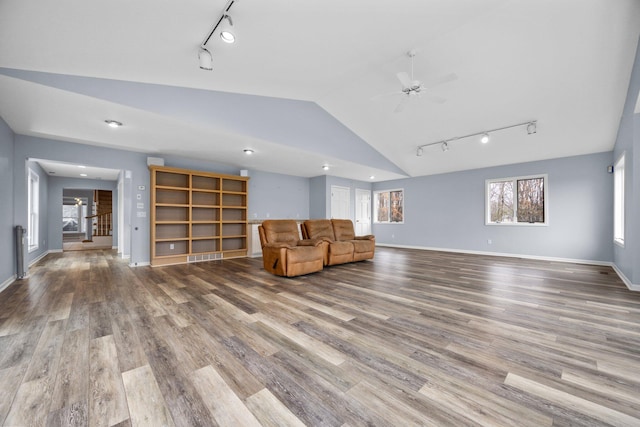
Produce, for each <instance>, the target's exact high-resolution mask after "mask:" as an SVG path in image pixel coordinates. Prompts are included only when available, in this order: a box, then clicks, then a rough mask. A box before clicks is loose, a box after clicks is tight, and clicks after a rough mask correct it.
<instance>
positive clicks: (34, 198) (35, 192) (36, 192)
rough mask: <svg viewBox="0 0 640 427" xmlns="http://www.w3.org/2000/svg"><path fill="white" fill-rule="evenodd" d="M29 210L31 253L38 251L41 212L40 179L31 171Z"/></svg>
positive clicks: (28, 239)
mask: <svg viewBox="0 0 640 427" xmlns="http://www.w3.org/2000/svg"><path fill="white" fill-rule="evenodd" d="M27 199H28V200H27V204H28V207H27V210H28V215H29V220H28V221H29V224H28V225H27V242H28V244H29V252H32V251H35V250H36V249H38V235H39V233H38V231H39V226H38V225H39V210H40V206H39V205H40V203H39V202H40V178H39V177H38V174H37V173H35V172H34V171H32V170H31V169H29V178H28V179H27Z"/></svg>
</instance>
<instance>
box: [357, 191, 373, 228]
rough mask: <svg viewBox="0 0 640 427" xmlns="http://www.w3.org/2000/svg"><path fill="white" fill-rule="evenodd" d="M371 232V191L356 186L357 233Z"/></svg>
mask: <svg viewBox="0 0 640 427" xmlns="http://www.w3.org/2000/svg"><path fill="white" fill-rule="evenodd" d="M367 234H371V191H369V190H361V189H359V188H356V235H357V236H365V235H367Z"/></svg>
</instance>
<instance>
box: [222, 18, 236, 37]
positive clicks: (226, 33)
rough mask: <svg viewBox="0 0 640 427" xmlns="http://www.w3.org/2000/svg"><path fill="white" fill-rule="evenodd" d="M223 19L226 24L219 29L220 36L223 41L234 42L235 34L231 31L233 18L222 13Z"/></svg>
mask: <svg viewBox="0 0 640 427" xmlns="http://www.w3.org/2000/svg"><path fill="white" fill-rule="evenodd" d="M225 19H226V20H227V22H228V25H224V26H223V28H222V30H221V31H220V38H221V39H222V41H223V42H225V43H235V41H236V36H235V35H234V34H233V33H232V32H231V27H233V20H232V19H231V16H229V15H224V16H223V17H222V20H223V21H224V20H225Z"/></svg>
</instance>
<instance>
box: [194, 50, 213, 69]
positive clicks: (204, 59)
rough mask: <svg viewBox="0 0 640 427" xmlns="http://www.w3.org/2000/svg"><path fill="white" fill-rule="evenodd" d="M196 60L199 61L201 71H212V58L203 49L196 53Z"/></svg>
mask: <svg viewBox="0 0 640 427" xmlns="http://www.w3.org/2000/svg"><path fill="white" fill-rule="evenodd" d="M198 60H200V68H201V69H203V70H207V71H211V70H213V57H212V56H211V52H209V51H208V50H207V49H205V48H204V47H202V48H200V52H198Z"/></svg>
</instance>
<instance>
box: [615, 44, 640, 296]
mask: <svg viewBox="0 0 640 427" xmlns="http://www.w3.org/2000/svg"><path fill="white" fill-rule="evenodd" d="M639 94H640V42H639V43H638V50H637V52H636V58H635V62H634V65H633V71H632V73H631V81H630V83H629V90H628V92H627V100H626V102H625V106H624V110H623V114H622V118H621V120H620V128H619V129H618V136H617V139H616V145H615V148H614V150H613V156H614V159H615V160H617V159H618V158H619V157H620V155H621V154H622V153H623V152H624V153H625V245H624V247H620V246H618V245H614V246H613V252H614V255H613V261H614V263H615V265H616V266H617V267H618V268H619V269H620V271H622V273H623V274H624V275H625V276H626V277H627V279H629V280H630V281H631V283H633V284H634V285H640V111H638V112H636V111H635V109H636V105H637V104H636V103H637V102H638V97H639Z"/></svg>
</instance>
